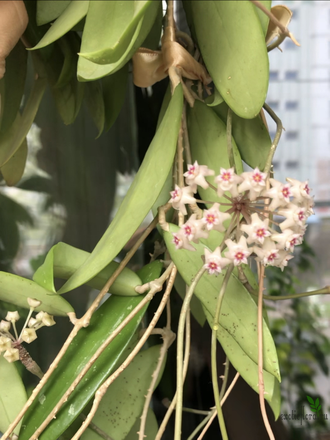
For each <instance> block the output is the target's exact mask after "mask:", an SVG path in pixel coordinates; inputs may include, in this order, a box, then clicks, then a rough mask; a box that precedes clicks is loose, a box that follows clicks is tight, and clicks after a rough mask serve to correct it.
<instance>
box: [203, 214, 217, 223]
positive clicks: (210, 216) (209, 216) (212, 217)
mask: <svg viewBox="0 0 330 440" xmlns="http://www.w3.org/2000/svg"><path fill="white" fill-rule="evenodd" d="M205 220H206V222H207V223H209V224H210V225H213V224H214V222H215V215H214V214H207V216H206V217H205Z"/></svg>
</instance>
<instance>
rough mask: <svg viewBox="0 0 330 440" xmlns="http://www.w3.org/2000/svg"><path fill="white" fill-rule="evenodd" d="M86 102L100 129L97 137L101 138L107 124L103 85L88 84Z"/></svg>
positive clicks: (93, 82)
mask: <svg viewBox="0 0 330 440" xmlns="http://www.w3.org/2000/svg"><path fill="white" fill-rule="evenodd" d="M85 100H86V104H87V107H88V110H89V112H90V114H91V116H92V119H93V121H94V123H95V125H96V127H97V129H98V135H97V137H99V136H101V134H102V132H103V129H104V124H105V106H104V100H103V92H102V87H101V83H100V82H98V81H91V82H89V83H86V92H85Z"/></svg>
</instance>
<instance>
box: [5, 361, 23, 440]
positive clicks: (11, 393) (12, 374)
mask: <svg viewBox="0 0 330 440" xmlns="http://www.w3.org/2000/svg"><path fill="white" fill-rule="evenodd" d="M26 400H27V397H26V391H25V388H24V385H23V381H22V378H21V376H20V375H19V373H18V371H17V369H16V366H15V364H13V363H11V364H10V363H9V362H7V361H6V359H5V358H4V357H3V356H2V355H0V432H5V431H6V430H7V428H8V426H9V425H10V424H11V423H12V422H13V421H14V419H15V418H16V416H17V415H18V413H19V412H20V410H21V409H22V408H23V406H24V404H25V402H26ZM21 424H22V421H21V422H20V423H19V424H18V425H17V426H16V428H15V430H14V433H15V434H17V435H18V433H19V431H20V428H21Z"/></svg>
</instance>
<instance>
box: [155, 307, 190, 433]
mask: <svg viewBox="0 0 330 440" xmlns="http://www.w3.org/2000/svg"><path fill="white" fill-rule="evenodd" d="M190 337H191V333H190V313H187V318H186V339H185V352H184V360H183V382H184V381H185V378H186V375H187V371H188V365H189V356H190ZM177 397H178V393H177V391H176V392H175V394H174V397H173V399H172V402H171V404H170V406H169V407H168V410H167V411H166V414H165V416H164V418H163V420H162V423H161V424H160V427H159V429H158V432H157V435H156V437H155V440H160V439H161V438H162V436H163V434H164V432H165V429H166V426H167V424H168V421H169V420H170V417H171V415H172V413H173V411H174V408H175V406H176V402H177Z"/></svg>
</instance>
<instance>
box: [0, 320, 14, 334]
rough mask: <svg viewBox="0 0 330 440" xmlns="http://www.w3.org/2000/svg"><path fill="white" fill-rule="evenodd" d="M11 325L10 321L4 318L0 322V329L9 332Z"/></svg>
mask: <svg viewBox="0 0 330 440" xmlns="http://www.w3.org/2000/svg"><path fill="white" fill-rule="evenodd" d="M10 325H11V324H10V322H8V321H4V320H2V321H1V322H0V330H2V331H3V332H9V330H10Z"/></svg>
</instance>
